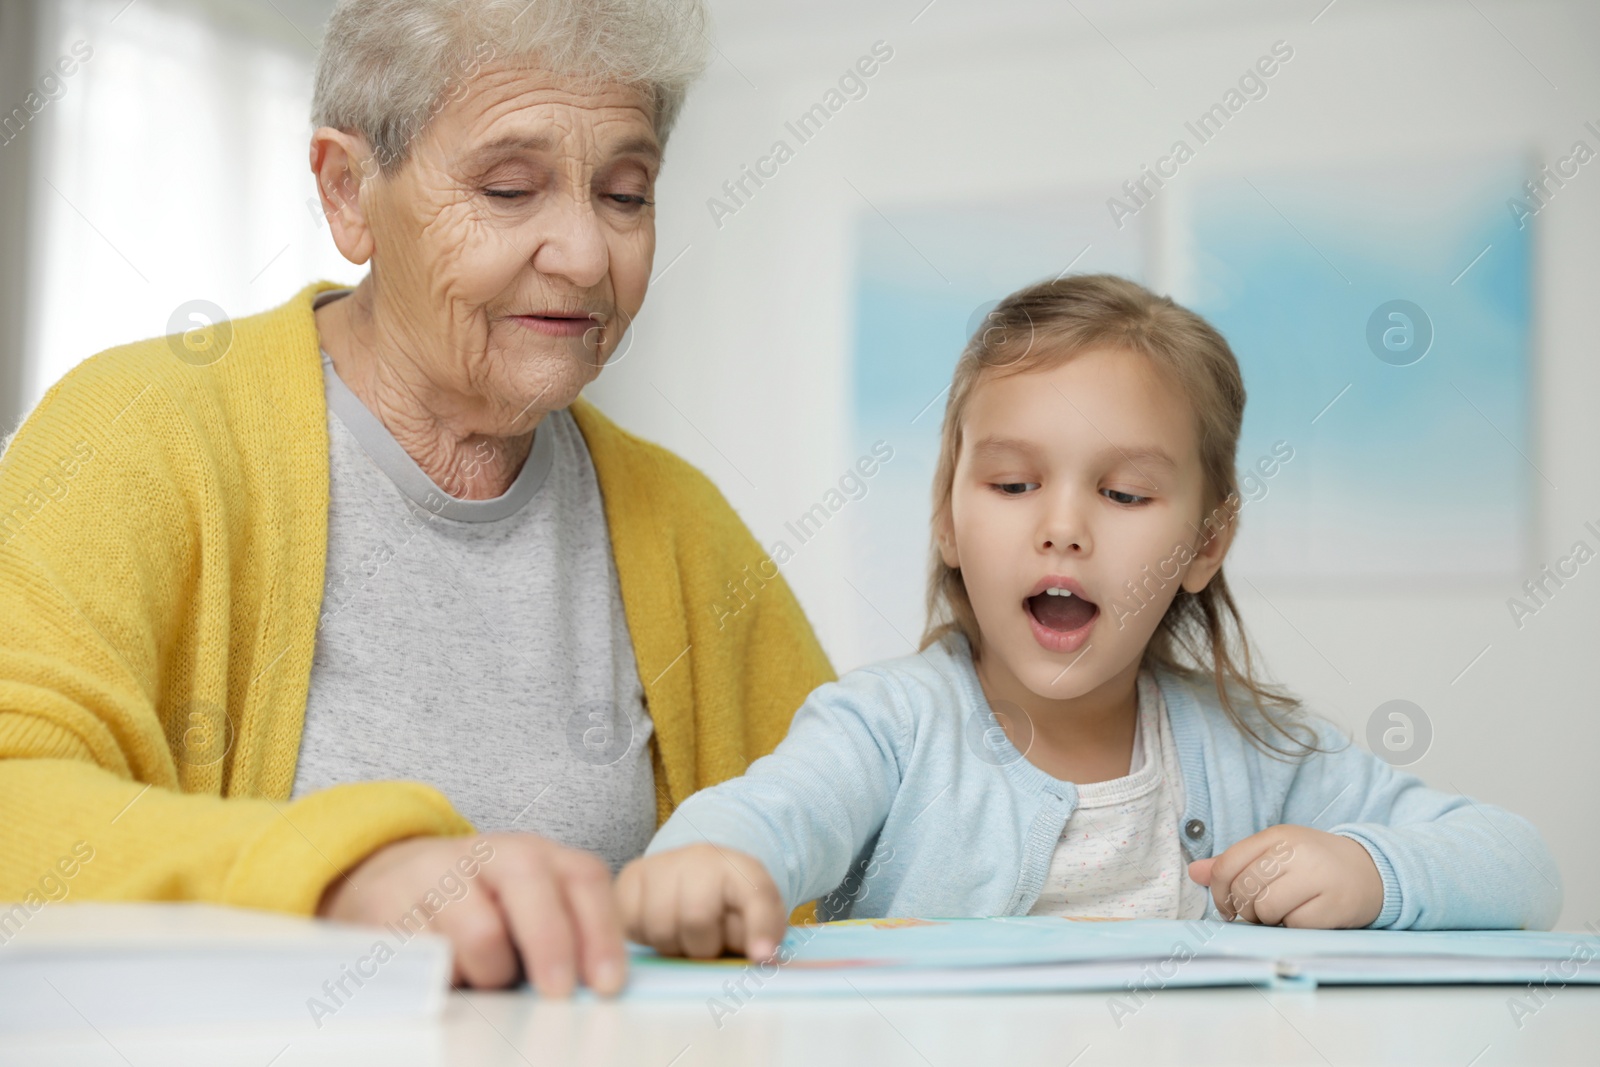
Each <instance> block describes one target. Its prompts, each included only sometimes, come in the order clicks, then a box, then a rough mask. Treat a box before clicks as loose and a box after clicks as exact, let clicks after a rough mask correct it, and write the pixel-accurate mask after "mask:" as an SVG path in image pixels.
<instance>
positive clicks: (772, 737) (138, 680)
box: [0, 282, 834, 940]
mask: <svg viewBox="0 0 1600 1067" xmlns="http://www.w3.org/2000/svg"><path fill="white" fill-rule="evenodd" d="M336 287H337V285H336V284H335V283H333V282H318V283H315V284H313V285H309V286H307V287H306V288H305V289H303V290H301V292H300V293H299V294H298V295H296V296H295V297H294V298H293V299H292V300H290V301H289V302H288V303H286V304H284V305H282V306H281V307H278V308H275V309H273V310H271V311H267V312H264V313H262V314H259V315H255V316H252V317H250V318H245V319H238V320H233V321H232V322H231V323H229V324H226V325H224V326H222V327H214V328H212V329H213V331H214V336H213V340H214V341H217V342H218V343H222V342H223V341H224V335H225V334H226V331H228V330H229V329H231V331H232V335H231V342H227V344H228V347H227V351H226V354H225V355H224V356H223V357H222V358H221V359H220V360H218V361H216V362H214V363H211V364H209V365H205V366H200V365H196V361H195V360H194V358H193V356H192V355H191V354H190V350H189V349H186V348H185V346H184V343H183V337H182V336H181V335H180V336H174V337H169V338H155V339H152V340H148V341H141V342H138V343H136V344H131V345H125V346H122V347H118V348H114V349H110V350H108V351H106V352H103V353H101V354H100V355H98V356H95V357H93V358H92V359H89V360H87V361H85V362H84V363H82V364H80V365H79V366H78V367H77V368H75V369H74V370H72V371H71V372H70V373H69V374H67V375H66V376H65V377H64V378H63V379H62V380H61V381H60V382H59V383H57V384H56V385H55V386H54V387H53V388H52V389H51V390H50V392H49V393H48V394H46V396H45V398H44V399H43V400H42V401H41V402H40V404H39V406H38V407H37V408H36V409H35V410H34V411H33V413H32V414H31V415H30V416H29V417H28V419H27V420H26V421H25V422H24V423H23V425H22V427H21V429H20V430H19V431H18V432H17V434H16V436H15V438H14V439H13V440H12V441H11V443H10V446H9V448H7V449H6V451H5V452H4V455H3V457H0V900H20V901H25V902H30V903H31V902H39V901H43V900H49V899H64V898H68V897H70V898H73V899H79V898H82V899H90V898H100V899H124V900H127V899H139V900H205V901H214V902H220V903H225V904H234V905H239V906H245V907H256V908H267V909H274V910H280V911H287V912H299V913H309V912H311V911H312V910H314V908H315V906H316V903H317V901H318V898H319V897H320V895H321V893H322V891H323V889H324V888H325V887H326V886H327V884H328V883H329V882H330V881H332V880H333V879H334V878H335V877H337V876H338V874H339V873H340V872H343V871H345V870H348V869H349V868H350V867H352V866H353V865H354V864H356V863H357V862H359V861H360V860H361V859H362V858H364V857H365V856H367V855H368V854H370V853H371V852H372V851H373V850H374V849H376V848H378V847H380V846H382V845H384V844H387V843H389V842H393V841H397V840H400V839H402V838H406V837H413V836H417V835H424V834H435V835H453V834H468V833H471V832H473V828H472V826H471V825H470V824H469V823H468V822H467V821H466V819H464V818H463V817H462V816H461V815H460V814H458V813H457V812H456V811H455V810H454V809H453V808H452V807H451V806H450V803H449V801H447V800H446V799H445V798H444V796H442V795H441V794H440V793H439V792H437V791H436V790H434V789H433V788H431V787H429V786H425V785H422V784H420V783H416V782H363V783H354V784H349V785H342V786H337V787H335V788H332V789H327V790H324V791H322V792H319V793H315V794H313V795H310V796H307V797H304V798H302V799H300V800H297V801H295V802H293V803H290V802H288V797H289V792H290V789H291V787H292V785H293V782H294V771H295V762H296V760H297V758H298V756H299V749H300V732H301V727H302V724H303V721H304V716H305V708H306V694H307V688H308V684H309V680H310V674H311V660H312V652H313V647H314V642H315V637H316V631H317V621H318V617H319V614H320V611H321V606H322V593H323V570H324V563H325V560H326V556H327V536H328V529H327V528H328V434H327V423H326V418H327V414H326V407H325V402H324V396H323V383H322V366H321V358H320V355H319V342H318V336H317V329H316V322H315V319H314V317H313V315H312V308H311V301H312V298H313V297H314V296H315V295H316V294H317V293H320V292H322V291H324V290H327V289H331V288H336ZM182 357H188V358H182ZM571 410H572V414H573V416H574V417H575V419H576V421H577V424H578V427H579V428H580V429H581V431H582V432H583V436H584V440H585V441H586V442H587V444H588V447H589V451H590V454H591V455H592V457H593V460H594V466H595V471H596V473H597V474H598V477H599V482H600V491H601V494H602V496H603V497H604V501H605V513H606V521H607V524H608V526H609V528H610V533H611V542H612V550H613V553H614V555H615V558H616V565H617V574H618V578H619V580H620V583H621V588H622V600H623V606H624V609H625V611H626V615H627V619H628V629H629V632H630V633H631V635H632V638H633V644H634V653H635V656H636V658H637V660H638V664H639V676H640V679H641V681H642V682H643V683H644V691H645V700H646V703H647V705H648V711H649V714H650V716H651V719H652V721H653V723H654V727H655V732H654V740H653V742H652V761H653V763H654V766H655V772H656V788H657V823H658V825H659V823H660V822H663V821H665V819H666V817H667V816H668V815H669V814H671V812H672V810H673V808H674V807H675V806H676V805H677V804H679V803H681V802H682V801H683V800H684V799H685V798H686V797H688V796H689V795H690V794H691V793H693V792H694V791H695V790H697V789H700V788H703V787H705V786H708V785H712V784H714V783H716V782H719V781H722V780H723V779H725V778H729V777H732V776H734V775H737V774H739V773H741V772H742V771H743V769H744V767H745V766H746V765H747V764H748V763H749V761H751V760H753V759H755V758H756V757H758V756H760V755H763V754H765V753H767V752H769V751H771V750H772V748H773V747H775V746H776V745H777V743H778V741H779V740H780V739H781V738H782V737H783V734H784V732H785V731H786V730H787V728H788V724H789V720H790V717H791V716H792V715H793V713H794V711H795V709H797V708H798V707H799V706H800V704H801V702H802V701H803V700H804V699H805V696H806V694H807V693H809V692H810V691H811V690H812V689H813V688H815V687H816V686H818V685H821V684H822V683H824V682H827V681H831V680H832V679H833V678H834V672H833V669H832V667H831V666H830V665H829V663H828V659H827V657H826V655H825V654H824V653H823V651H822V648H821V646H820V645H819V644H818V642H817V640H816V637H815V636H814V635H813V633H812V631H811V628H810V626H809V625H808V624H807V622H806V619H805V616H804V614H803V613H802V612H801V609H800V606H799V604H798V603H797V602H796V600H795V598H794V596H793V594H792V593H791V592H790V590H789V587H788V585H787V584H786V583H785V581H784V580H783V578H782V576H781V575H779V576H777V577H775V578H773V579H772V580H770V581H767V582H765V583H764V584H762V585H761V587H760V588H758V589H757V588H752V587H749V586H747V587H746V588H745V589H744V590H742V591H741V592H740V598H739V599H734V594H733V592H732V586H731V585H730V583H732V582H734V581H736V580H737V579H738V577H739V576H740V574H741V572H742V571H744V569H745V568H746V566H747V565H748V566H749V569H750V572H751V573H761V568H760V566H759V564H760V562H761V561H762V560H763V559H764V558H765V553H764V552H763V551H762V550H761V548H760V546H759V545H758V544H757V543H756V540H755V538H754V537H752V536H751V534H750V532H749V531H748V530H747V529H746V528H745V526H744V525H743V523H742V522H741V521H740V520H739V518H738V516H737V515H736V514H735V513H734V511H733V509H732V508H731V507H730V506H729V504H728V503H727V501H726V500H725V499H724V498H723V497H722V495H721V493H719V492H718V491H717V489H716V488H715V487H714V486H713V485H712V484H711V482H710V481H709V480H708V479H707V478H706V477H705V476H704V475H703V474H701V473H700V472H699V471H698V470H696V469H695V468H693V467H692V466H690V465H689V464H688V463H686V462H684V461H683V460H681V459H679V458H678V457H676V456H674V455H672V454H671V453H669V452H667V451H666V450H664V449H662V448H660V447H659V446H656V445H654V444H651V443H649V442H646V441H643V440H641V439H639V438H637V437H635V436H633V435H632V434H629V433H628V432H626V431H624V430H622V429H619V428H618V427H617V426H616V425H615V424H613V423H612V422H611V421H610V420H608V419H607V418H606V417H605V416H604V415H602V414H601V413H600V412H599V411H598V410H596V409H595V408H594V407H593V405H591V404H590V403H589V402H588V401H586V400H584V399H582V398H580V399H579V400H578V401H577V402H576V403H574V404H573V405H572V408H571ZM741 604H742V605H743V606H742V607H741ZM733 609H738V610H733ZM471 726H472V724H471V722H470V721H469V720H464V721H463V722H462V723H461V729H462V730H463V731H467V732H470V730H471ZM463 743H464V744H467V745H470V744H471V740H470V734H469V736H468V737H467V738H465V739H464V742H463ZM85 856H88V857H89V858H88V859H84V857H85ZM798 915H799V912H797V916H798ZM3 919H4V916H3V913H0V923H3ZM5 933H6V930H5V928H4V926H3V925H0V935H4V934H5ZM0 940H3V937H0Z"/></svg>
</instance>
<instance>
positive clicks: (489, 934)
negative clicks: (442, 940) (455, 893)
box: [433, 893, 518, 989]
mask: <svg viewBox="0 0 1600 1067" xmlns="http://www.w3.org/2000/svg"><path fill="white" fill-rule="evenodd" d="M433 927H434V929H435V930H437V931H438V932H439V933H441V934H444V935H445V936H446V937H448V938H449V939H450V943H451V945H452V946H454V948H455V980H456V981H457V982H459V983H465V984H466V985H469V986H472V987H473V988H475V989H503V988H505V987H506V986H508V985H510V984H511V983H512V982H515V981H516V980H517V971H518V965H517V951H516V948H515V947H514V946H513V945H512V943H511V934H510V932H509V931H508V930H507V929H506V924H505V921H504V919H503V918H502V916H501V914H500V908H499V906H498V905H497V904H496V902H495V901H494V900H493V899H492V898H491V897H490V895H489V894H487V893H473V894H470V895H469V896H466V897H463V898H462V899H461V900H459V901H457V902H455V903H454V904H452V905H451V906H450V907H448V908H445V909H444V910H443V911H441V912H439V913H438V914H437V915H435V916H434V921H433Z"/></svg>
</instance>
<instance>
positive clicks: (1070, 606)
mask: <svg viewBox="0 0 1600 1067" xmlns="http://www.w3.org/2000/svg"><path fill="white" fill-rule="evenodd" d="M1022 606H1023V609H1024V610H1025V611H1026V612H1027V613H1028V620H1029V624H1030V626H1031V627H1032V629H1033V636H1034V640H1036V641H1038V642H1039V644H1040V646H1041V647H1043V648H1045V649H1046V650H1048V651H1050V652H1075V651H1077V650H1078V649H1079V648H1080V647H1082V645H1083V644H1084V642H1086V641H1087V640H1088V639H1089V631H1090V630H1091V629H1092V628H1093V627H1094V621H1095V619H1097V618H1099V617H1100V608H1099V606H1098V605H1096V604H1095V603H1094V602H1093V601H1091V600H1088V599H1086V598H1084V597H1082V596H1078V595H1076V594H1073V593H1070V592H1068V591H1067V590H1065V589H1055V590H1052V589H1046V590H1045V591H1044V592H1041V593H1038V594H1037V595H1035V596H1031V597H1028V598H1027V599H1025V600H1024V601H1023V602H1022Z"/></svg>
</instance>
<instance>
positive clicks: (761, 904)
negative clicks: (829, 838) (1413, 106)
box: [617, 844, 789, 961]
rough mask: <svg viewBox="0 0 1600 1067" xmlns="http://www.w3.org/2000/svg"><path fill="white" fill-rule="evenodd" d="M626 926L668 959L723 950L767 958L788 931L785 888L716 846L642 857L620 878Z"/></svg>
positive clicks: (749, 860) (756, 864)
mask: <svg viewBox="0 0 1600 1067" xmlns="http://www.w3.org/2000/svg"><path fill="white" fill-rule="evenodd" d="M617 903H618V910H619V911H620V912H621V914H622V929H623V932H624V933H625V934H626V935H627V936H628V938H629V939H630V940H633V941H637V942H639V943H640V944H644V945H649V946H650V947H651V948H654V949H655V950H656V951H657V952H659V953H661V954H662V955H663V956H695V957H701V958H711V957H716V956H720V955H722V953H723V950H724V949H728V950H731V951H733V952H740V951H742V952H744V954H745V955H746V956H748V957H749V958H750V959H752V960H756V961H763V960H766V959H768V958H769V957H771V956H772V954H773V953H774V952H776V951H777V950H778V945H779V944H780V943H781V942H782V941H783V935H784V933H785V931H787V929H788V925H789V914H788V912H787V911H785V910H784V906H783V899H782V897H780V896H779V894H778V887H777V886H776V885H775V884H774V883H773V881H772V877H771V876H770V875H768V874H767V869H766V868H765V867H763V866H762V865H761V861H760V860H758V859H756V858H755V857H754V856H751V855H749V854H748V853H744V852H735V851H733V850H732V849H725V848H718V847H717V846H716V845H710V844H705V845H687V846H685V847H683V848H675V849H670V850H668V851H666V852H658V853H656V854H655V855H653V856H643V857H640V858H639V859H636V860H634V861H633V862H632V863H630V864H628V865H627V866H626V867H624V868H622V873H621V874H619V875H617Z"/></svg>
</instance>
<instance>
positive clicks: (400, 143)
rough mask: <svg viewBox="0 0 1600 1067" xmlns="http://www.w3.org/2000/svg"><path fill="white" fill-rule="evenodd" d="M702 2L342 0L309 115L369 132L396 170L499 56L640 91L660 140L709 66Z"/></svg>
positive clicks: (387, 168)
mask: <svg viewBox="0 0 1600 1067" xmlns="http://www.w3.org/2000/svg"><path fill="white" fill-rule="evenodd" d="M706 28H707V15H706V8H705V3H704V0H531V2H530V0H339V3H338V4H337V5H336V6H335V7H334V10H333V14H332V15H331V16H330V17H329V19H328V25H327V29H326V31H325V32H324V35H323V43H322V53H321V55H320V56H319V57H318V60H317V78H316V90H315V95H314V96H313V99H312V105H311V112H312V114H311V121H312V123H313V124H315V125H316V126H319V127H320V126H331V127H333V128H334V129H337V130H343V131H345V132H347V133H358V134H360V135H361V136H362V137H364V138H365V139H366V142H367V144H368V145H370V146H371V147H372V149H373V153H374V155H375V156H376V157H377V161H378V166H379V168H380V170H381V172H382V173H383V174H384V175H386V176H392V175H393V174H394V173H395V172H396V171H398V170H400V168H401V167H403V166H404V165H405V163H406V161H407V160H408V159H410V157H411V147H412V144H413V143H414V142H415V141H416V140H417V138H418V137H420V136H421V135H422V133H423V131H424V130H426V129H427V127H428V124H429V122H430V121H431V120H432V119H433V117H434V116H435V115H437V114H438V113H439V112H440V111H441V110H442V109H443V107H444V105H445V104H446V103H447V102H448V100H449V99H450V98H454V97H456V96H459V95H460V94H461V93H463V92H465V85H466V83H467V81H468V80H469V79H470V78H471V77H472V75H473V74H475V73H476V72H477V69H478V67H479V66H481V65H482V64H484V63H485V62H488V61H490V60H491V59H492V60H509V61H514V62H522V63H527V64H529V65H530V66H531V65H537V66H539V67H542V68H544V69H546V70H550V71H554V72H556V73H559V74H562V75H568V76H573V77H575V78H577V79H580V80H581V81H582V82H583V83H585V84H599V83H604V82H615V83H621V84H624V85H632V86H636V87H638V88H640V89H642V90H643V91H644V93H645V95H646V96H647V97H649V98H650V99H651V100H652V102H653V103H654V105H655V115H654V120H655V129H656V136H657V138H659V139H660V141H661V143H662V144H663V145H665V144H666V140H667V135H668V134H669V133H670V132H671V131H672V126H673V124H674V123H675V122H676V121H677V118H678V112H679V111H681V110H682V108H683V99H684V95H685V94H686V93H687V92H688V89H689V85H690V84H691V83H692V82H693V81H694V80H695V78H697V77H698V76H699V75H700V73H701V72H702V71H703V70H704V69H705V67H706V63H707V49H708V47H709V46H710V39H709V38H708V37H707V36H706Z"/></svg>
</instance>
